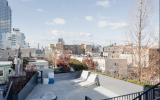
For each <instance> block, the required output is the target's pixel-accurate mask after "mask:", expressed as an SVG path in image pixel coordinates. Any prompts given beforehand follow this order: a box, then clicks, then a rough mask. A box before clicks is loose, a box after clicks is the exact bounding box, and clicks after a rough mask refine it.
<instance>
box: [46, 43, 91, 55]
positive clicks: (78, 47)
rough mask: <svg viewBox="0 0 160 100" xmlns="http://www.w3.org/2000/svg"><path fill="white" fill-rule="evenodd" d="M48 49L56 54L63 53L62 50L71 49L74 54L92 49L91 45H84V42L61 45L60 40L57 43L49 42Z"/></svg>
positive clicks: (84, 52)
mask: <svg viewBox="0 0 160 100" xmlns="http://www.w3.org/2000/svg"><path fill="white" fill-rule="evenodd" d="M48 49H51V51H52V53H53V54H55V55H57V54H63V52H64V50H65V51H71V52H72V54H75V55H81V54H83V55H85V54H86V53H87V52H91V51H92V47H91V45H85V44H80V45H63V43H62V42H60V43H59V44H49V45H48Z"/></svg>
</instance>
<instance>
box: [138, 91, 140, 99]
mask: <svg viewBox="0 0 160 100" xmlns="http://www.w3.org/2000/svg"><path fill="white" fill-rule="evenodd" d="M138 96H139V100H141V96H140V92H138Z"/></svg>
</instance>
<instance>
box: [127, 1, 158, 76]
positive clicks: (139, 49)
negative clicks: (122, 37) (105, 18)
mask: <svg viewBox="0 0 160 100" xmlns="http://www.w3.org/2000/svg"><path fill="white" fill-rule="evenodd" d="M154 9H155V5H154V0H136V1H135V2H134V3H133V9H132V10H131V11H130V12H129V16H128V27H127V40H128V42H130V43H132V44H133V52H134V53H133V66H134V67H137V77H138V78H141V73H142V68H143V67H147V66H148V64H146V63H147V62H146V61H147V59H148V58H147V57H148V52H147V50H148V49H149V48H150V47H151V46H152V45H153V44H154V42H155V41H156V38H155V34H154V23H153V19H152V17H153V13H154V12H155V10H154Z"/></svg>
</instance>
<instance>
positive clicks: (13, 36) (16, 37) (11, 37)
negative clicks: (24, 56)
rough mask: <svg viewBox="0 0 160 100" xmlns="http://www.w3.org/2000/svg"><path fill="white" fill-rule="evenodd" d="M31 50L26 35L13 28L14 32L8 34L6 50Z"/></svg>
mask: <svg viewBox="0 0 160 100" xmlns="http://www.w3.org/2000/svg"><path fill="white" fill-rule="evenodd" d="M19 47H20V48H30V46H29V44H27V43H26V42H25V35H24V33H21V32H20V30H19V29H18V28H13V32H11V33H7V34H6V48H12V49H18V48H19Z"/></svg>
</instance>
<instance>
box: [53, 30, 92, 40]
mask: <svg viewBox="0 0 160 100" xmlns="http://www.w3.org/2000/svg"><path fill="white" fill-rule="evenodd" d="M51 35H54V36H65V37H71V38H80V37H83V38H90V37H92V34H90V33H84V32H72V31H71V32H65V31H59V30H52V32H51Z"/></svg>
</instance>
